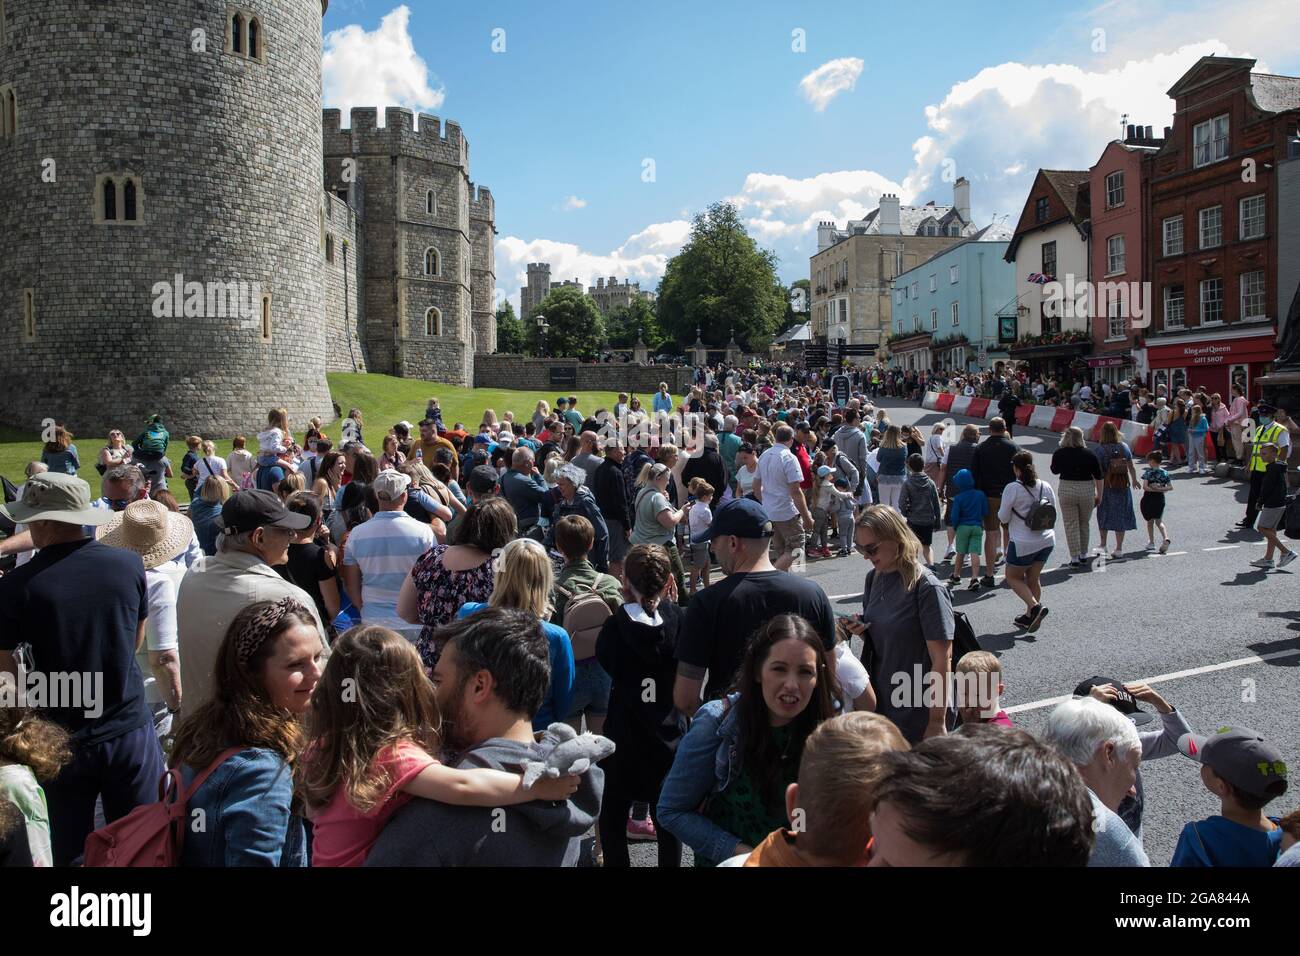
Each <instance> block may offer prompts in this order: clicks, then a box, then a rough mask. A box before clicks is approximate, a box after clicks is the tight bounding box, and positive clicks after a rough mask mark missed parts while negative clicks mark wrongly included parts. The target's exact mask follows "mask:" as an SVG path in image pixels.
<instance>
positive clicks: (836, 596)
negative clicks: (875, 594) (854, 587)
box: [826, 591, 862, 601]
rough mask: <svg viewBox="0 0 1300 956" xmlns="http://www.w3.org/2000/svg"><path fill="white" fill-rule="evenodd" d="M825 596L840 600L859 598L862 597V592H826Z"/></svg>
mask: <svg viewBox="0 0 1300 956" xmlns="http://www.w3.org/2000/svg"><path fill="white" fill-rule="evenodd" d="M826 597H827V598H828V599H829V600H832V601H842V600H844V599H845V598H860V597H862V592H861V591H854V592H853V593H852V594H828V595H826Z"/></svg>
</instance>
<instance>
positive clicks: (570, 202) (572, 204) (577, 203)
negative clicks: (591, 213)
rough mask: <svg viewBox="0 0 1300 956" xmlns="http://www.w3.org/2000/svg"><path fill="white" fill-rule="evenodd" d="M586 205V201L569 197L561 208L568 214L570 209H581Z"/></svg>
mask: <svg viewBox="0 0 1300 956" xmlns="http://www.w3.org/2000/svg"><path fill="white" fill-rule="evenodd" d="M586 205H587V200H585V199H579V198H578V197H577V196H570V197H569V198H568V199H566V200H564V206H563V207H562V208H563V209H564V210H565V211H566V212H568V211H569V210H572V209H582V208H584V207H585V206H586Z"/></svg>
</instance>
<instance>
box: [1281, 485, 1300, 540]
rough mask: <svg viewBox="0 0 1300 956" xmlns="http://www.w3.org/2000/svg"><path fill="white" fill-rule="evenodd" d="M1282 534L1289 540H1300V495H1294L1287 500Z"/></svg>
mask: <svg viewBox="0 0 1300 956" xmlns="http://www.w3.org/2000/svg"><path fill="white" fill-rule="evenodd" d="M1282 533H1283V534H1285V535H1286V536H1287V537H1288V538H1292V539H1294V538H1300V495H1292V496H1291V497H1290V498H1288V499H1287V500H1286V511H1284V512H1283V520H1282Z"/></svg>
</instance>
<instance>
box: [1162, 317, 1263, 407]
mask: <svg viewBox="0 0 1300 956" xmlns="http://www.w3.org/2000/svg"><path fill="white" fill-rule="evenodd" d="M1273 338H1274V331H1273V327H1272V326H1271V325H1265V326H1262V327H1260V328H1258V329H1250V330H1249V331H1242V330H1240V329H1230V330H1228V332H1227V333H1226V334H1223V333H1220V334H1218V335H1206V334H1201V335H1179V336H1168V337H1166V336H1160V337H1158V338H1155V337H1153V338H1151V339H1148V340H1147V365H1148V366H1149V368H1150V377H1149V379H1148V385H1149V387H1150V388H1151V389H1152V391H1153V392H1154V393H1155V394H1161V393H1160V392H1159V386H1162V385H1163V386H1164V387H1165V388H1166V389H1167V390H1168V391H1167V392H1166V393H1164V394H1169V395H1173V394H1175V393H1177V391H1178V390H1179V389H1180V388H1190V389H1191V390H1192V391H1199V390H1202V389H1203V390H1204V391H1206V392H1208V393H1209V394H1215V393H1218V394H1219V395H1221V396H1222V397H1223V400H1224V402H1228V401H1230V400H1231V392H1230V387H1231V386H1232V385H1240V386H1241V387H1242V388H1243V389H1244V390H1245V392H1246V395H1247V397H1249V398H1251V399H1256V398H1259V397H1260V388H1259V386H1258V385H1256V383H1255V380H1256V379H1257V378H1259V377H1260V376H1263V375H1265V374H1267V373H1268V371H1269V370H1270V369H1271V368H1272V364H1273V359H1274V358H1275V357H1276V350H1275V348H1274V344H1273Z"/></svg>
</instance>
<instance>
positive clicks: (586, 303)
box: [524, 286, 605, 359]
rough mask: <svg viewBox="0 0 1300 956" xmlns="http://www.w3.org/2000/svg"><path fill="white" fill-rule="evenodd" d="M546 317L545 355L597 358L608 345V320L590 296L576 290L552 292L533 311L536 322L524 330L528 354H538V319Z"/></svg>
mask: <svg viewBox="0 0 1300 956" xmlns="http://www.w3.org/2000/svg"><path fill="white" fill-rule="evenodd" d="M539 315H542V316H545V317H546V324H547V329H546V340H545V343H544V347H545V352H546V354H547V355H549V356H552V357H554V356H564V357H566V358H583V359H587V358H594V357H596V355H597V353H598V352H599V351H600V347H601V344H602V343H603V342H604V341H605V319H604V316H602V315H601V314H600V309H599V308H598V307H597V306H596V303H595V301H594V300H593V299H592V298H591V296H589V295H587V294H586V293H585V292H583V291H582V290H581V289H578V288H576V287H575V286H561V287H560V288H558V289H552V290H551V291H550V292H549V293H548V294H547V296H546V298H545V299H543V300H542V304H541V305H540V306H538V307H537V308H536V309H535V310H534V311H533V318H534V321H531V322H528V323H527V324H526V325H525V327H524V333H525V335H526V336H527V341H528V346H529V351H531V352H534V353H537V352H538V350H539V347H540V346H541V345H542V344H543V343H540V342H539V341H538V328H537V322H536V321H535V319H536V317H537V316H539Z"/></svg>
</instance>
